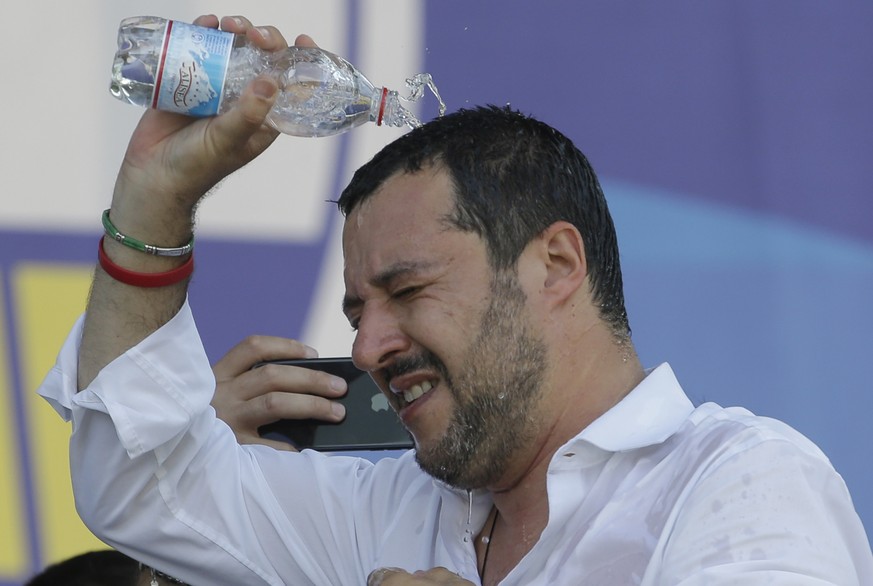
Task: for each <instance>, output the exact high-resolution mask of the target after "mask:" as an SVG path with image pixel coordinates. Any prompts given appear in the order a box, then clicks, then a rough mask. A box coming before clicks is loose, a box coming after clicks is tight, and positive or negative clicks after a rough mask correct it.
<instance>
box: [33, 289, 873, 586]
mask: <svg viewBox="0 0 873 586" xmlns="http://www.w3.org/2000/svg"><path fill="white" fill-rule="evenodd" d="M80 337H81V320H80V322H79V323H78V324H77V325H76V326H75V328H74V330H73V332H72V333H71V334H70V337H69V338H68V339H67V342H66V343H65V345H64V347H63V349H62V350H61V353H60V355H59V357H58V361H57V364H56V366H55V367H54V368H53V369H52V370H51V372H50V373H49V374H48V376H47V377H46V379H45V381H44V383H43V385H42V386H41V388H40V389H39V393H40V394H41V395H43V396H44V397H46V398H47V399H48V400H49V402H51V403H52V405H53V406H54V407H55V409H57V410H58V412H59V413H61V415H62V416H64V417H65V418H67V419H72V421H73V434H72V438H71V448H70V449H71V455H70V457H71V467H72V475H73V485H74V490H75V494H76V502H77V507H78V510H79V513H80V515H81V516H82V518H83V520H84V521H85V522H86V523H87V524H88V526H89V527H90V528H91V529H92V531H93V532H94V533H95V534H96V535H97V536H98V537H100V538H101V539H103V540H104V541H106V542H107V543H109V544H110V545H113V546H115V547H117V548H118V549H120V550H122V551H124V552H126V553H128V554H129V555H132V556H133V557H135V558H137V559H139V560H141V561H143V562H145V563H148V564H150V565H153V566H155V567H157V568H158V569H160V570H162V571H164V572H166V573H169V574H171V575H174V576H176V577H178V578H180V579H183V580H185V581H187V582H190V583H191V584H193V585H195V586H197V585H204V586H218V585H225V584H226V585H229V586H240V585H255V584H271V585H280V584H289V585H294V586H300V585H304V584H317V585H319V586H322V585H342V586H348V585H363V584H365V583H366V577H367V575H368V574H369V573H370V571H372V570H373V569H375V568H378V567H383V566H395V567H401V568H405V569H408V570H410V571H413V570H419V569H428V568H432V567H436V566H445V567H447V568H449V569H450V570H452V571H454V572H458V573H459V574H460V575H461V576H463V577H464V578H466V579H467V580H470V581H471V582H473V583H475V584H479V578H478V575H477V569H476V554H475V551H474V548H473V543H472V539H473V536H474V535H476V534H477V533H478V531H479V529H480V528H481V527H482V525H483V524H484V522H485V519H486V517H487V515H488V512H489V510H490V508H491V500H490V497H489V496H488V494H487V493H484V492H474V493H472V494H468V493H467V492H465V491H458V490H453V489H450V488H448V487H446V486H445V485H443V484H441V483H439V482H437V481H435V480H433V479H432V478H430V477H429V476H427V475H426V474H424V473H423V472H422V471H421V470H420V469H419V468H418V466H417V465H416V463H415V461H414V459H413V457H412V456H413V455H412V453H411V452H408V453H405V454H404V455H402V456H401V457H400V458H397V459H383V460H380V461H379V462H378V463H376V464H372V463H370V462H368V461H366V460H361V459H357V458H350V457H343V456H325V455H322V454H318V453H315V452H312V451H308V450H307V451H304V452H302V453H289V452H280V451H276V450H273V449H271V448H267V447H264V446H239V445H238V444H237V442H236V440H235V438H234V435H233V433H232V432H231V430H230V429H229V428H228V427H227V426H226V425H225V424H224V423H223V422H221V421H220V420H217V419H216V417H215V413H214V411H213V410H212V408H211V407H210V406H209V402H210V400H211V398H212V393H213V389H214V385H215V382H214V379H213V376H212V371H211V369H210V366H209V363H208V361H207V358H206V355H205V353H204V351H203V348H202V345H201V343H200V338H199V336H198V333H197V330H196V327H195V325H194V321H193V318H192V316H191V313H190V310H189V307H188V305H187V304H186V305H185V306H184V307H183V309H182V310H181V311H180V312H179V314H178V315H176V316H175V317H174V318H173V320H171V321H170V322H169V323H167V324H166V325H165V326H164V327H162V328H161V329H160V330H158V331H157V332H155V333H154V334H153V335H151V336H150V337H149V338H147V339H146V340H144V341H143V342H142V343H140V344H139V345H138V346H136V347H135V348H133V349H131V350H129V351H128V352H126V353H125V354H124V355H123V356H121V357H119V358H118V359H116V360H115V361H114V362H112V363H111V364H110V365H109V366H107V367H106V368H104V369H103V371H102V372H101V373H100V374H99V376H98V377H97V378H96V380H94V382H93V383H92V384H91V385H90V387H89V388H87V389H85V390H84V391H82V392H81V393H78V394H77V393H76V362H77V352H78V343H79V340H80ZM568 408H573V406H572V405H568ZM548 499H549V523H548V526H547V527H546V528H545V530H544V531H543V532H542V535H541V536H540V538H539V541H538V542H537V543H536V544H535V545H534V546H533V548H532V549H531V550H530V552H529V553H528V554H527V555H526V556H525V557H524V559H522V560H521V562H520V563H519V564H518V565H517V566H516V567H515V569H514V570H513V571H512V572H511V573H510V574H509V575H508V576H507V577H506V578H505V579H504V581H503V582H502V584H505V585H520V586H536V585H551V586H554V585H574V586H575V585H580V584H583V585H592V586H594V585H596V586H603V585H609V586H619V585H625V584H641V585H649V586H655V585H677V584H681V585H683V586H690V585H715V584H743V585H753V584H786V585H788V584H790V585H792V586H797V585H813V584H815V585H822V584H839V585H841V586H849V585H863V586H870V585H873V554H871V551H870V545H869V543H868V541H867V537H866V534H865V532H864V529H863V527H862V525H861V522H860V520H859V518H858V515H857V514H856V512H855V510H854V508H853V506H852V502H851V499H850V497H849V494H848V491H847V490H846V486H845V484H844V483H843V481H842V479H841V478H840V476H839V475H838V474H837V473H836V472H835V471H834V469H833V468H832V467H831V465H830V463H829V461H828V460H827V458H826V457H825V456H824V455H823V454H822V453H821V451H820V450H819V449H818V448H817V447H816V446H814V445H813V444H812V443H811V442H810V441H809V440H807V439H806V438H804V437H803V436H801V435H800V434H799V433H798V432H796V431H794V430H793V429H791V428H790V427H788V426H787V425H785V424H783V423H780V422H778V421H775V420H773V419H767V418H763V417H756V416H754V415H752V414H751V413H749V412H748V411H746V410H744V409H739V408H730V409H724V408H722V407H719V406H718V405H715V404H712V403H707V404H704V405H702V406H700V407H697V408H694V406H693V405H692V404H691V402H690V401H689V400H688V398H687V397H686V395H685V393H684V392H683V391H682V389H681V387H680V386H679V384H678V382H677V381H676V379H675V377H674V375H673V372H672V370H671V369H670V367H669V366H668V365H667V364H663V365H661V366H659V367H657V368H655V369H654V370H652V371H651V372H650V373H649V374H648V376H647V377H646V379H645V380H644V381H643V382H642V383H640V385H639V386H638V387H636V388H635V389H634V390H633V391H632V392H631V393H630V394H628V395H627V396H626V397H625V398H624V399H623V400H622V401H621V402H620V403H619V404H618V405H616V406H615V407H614V408H612V409H611V410H610V411H608V412H607V413H606V414H604V415H603V416H602V417H600V418H599V419H597V420H596V421H594V422H593V423H592V424H591V425H589V426H588V428H586V429H585V430H583V431H582V432H581V433H579V435H578V436H576V437H575V438H574V439H573V440H571V441H570V442H568V443H567V444H566V445H564V446H563V447H562V448H561V449H560V450H558V452H557V453H556V454H555V455H554V457H553V458H552V461H551V464H550V466H549V470H548Z"/></svg>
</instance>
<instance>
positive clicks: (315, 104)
mask: <svg viewBox="0 0 873 586" xmlns="http://www.w3.org/2000/svg"><path fill="white" fill-rule="evenodd" d="M261 73H268V74H269V75H271V76H273V78H275V79H276V81H277V83H278V84H279V96H278V98H277V100H276V103H275V105H274V106H273V109H272V110H271V111H270V114H269V115H268V117H267V121H268V123H269V124H270V125H271V126H272V127H273V128H275V129H276V130H278V131H280V132H283V133H285V134H291V135H294V136H330V135H333V134H339V133H341V132H345V131H346V130H350V129H352V128H354V127H356V126H360V125H361V124H364V123H365V122H375V123H376V124H377V125H383V124H384V125H387V126H403V125H406V126H409V127H410V128H415V127H416V126H420V125H421V122H419V121H418V119H417V118H416V117H415V116H414V115H413V114H412V113H411V112H410V111H409V110H407V109H406V108H405V107H404V105H403V104H402V103H401V100H403V101H405V102H413V101H416V100H418V99H420V98H421V96H422V94H423V91H424V90H423V88H424V87H425V86H427V87H428V88H430V90H431V91H432V92H433V93H434V95H435V96H436V98H437V100H438V101H439V107H440V115H442V114H443V113H444V112H445V105H444V104H443V102H442V100H441V99H440V96H439V93H438V92H437V89H436V87H435V86H434V84H433V80H432V79H431V76H430V75H429V74H426V73H422V74H419V75H416V76H415V77H413V78H411V79H408V80H406V83H407V86H408V87H409V89H410V94H409V96H408V97H403V98H402V97H400V96H399V95H398V93H397V92H396V91H392V90H389V89H387V88H376V87H374V86H373V84H372V83H370V82H369V81H368V80H367V78H366V77H364V76H363V75H361V73H360V72H359V71H358V70H357V69H355V67H354V66H353V65H351V64H350V63H349V62H348V61H346V60H345V59H342V58H341V57H338V56H336V55H334V54H333V53H330V52H328V51H324V50H322V49H317V48H308V47H289V48H288V49H287V50H285V51H280V52H275V53H269V52H265V51H262V50H261V49H259V48H257V47H256V46H254V45H252V44H251V43H250V42H249V41H248V40H247V39H246V38H245V37H244V36H242V35H234V34H233V33H228V32H224V31H219V30H216V29H211V28H205V27H199V26H195V25H192V24H187V23H184V22H179V21H174V20H167V19H164V18H159V17H154V16H138V17H132V18H127V19H124V20H123V21H121V25H120V26H119V30H118V51H117V52H116V54H115V61H114V63H113V66H112V82H111V84H110V92H111V93H112V95H113V96H115V97H116V98H118V99H120V100H122V101H124V102H128V103H130V104H135V105H138V106H144V107H150V108H156V109H158V110H165V111H169V112H179V113H182V114H187V115H189V116H213V115H216V114H220V113H222V112H225V111H227V110H228V109H230V108H231V107H232V106H233V104H234V103H235V102H236V101H237V100H238V99H239V97H240V95H241V94H242V92H243V90H244V89H245V87H246V86H247V85H248V83H249V82H250V81H251V80H252V79H254V78H255V77H256V76H257V75H259V74H261Z"/></svg>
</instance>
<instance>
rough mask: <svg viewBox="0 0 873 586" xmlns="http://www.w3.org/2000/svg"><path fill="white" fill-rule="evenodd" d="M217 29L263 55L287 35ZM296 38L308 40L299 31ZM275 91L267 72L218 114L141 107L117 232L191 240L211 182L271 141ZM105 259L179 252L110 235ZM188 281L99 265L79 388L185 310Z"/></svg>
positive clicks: (246, 26)
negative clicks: (123, 275) (142, 283)
mask: <svg viewBox="0 0 873 586" xmlns="http://www.w3.org/2000/svg"><path fill="white" fill-rule="evenodd" d="M195 23H196V24H198V25H201V26H208V27H216V26H218V25H219V20H218V18H217V17H216V16H213V15H208V16H201V17H200V18H198V19H197V20H196V21H195ZM220 24H221V27H222V29H224V30H226V31H229V32H232V33H235V34H240V35H246V37H247V38H248V40H249V41H251V42H252V43H253V44H254V45H256V46H257V47H259V48H261V49H263V50H264V51H281V50H284V49H285V48H286V47H287V43H286V41H285V38H284V37H283V36H282V34H281V33H279V31H278V30H276V29H275V28H274V27H271V26H263V27H254V26H252V24H251V23H250V22H249V21H248V20H247V19H245V18H242V17H238V16H234V17H225V18H223V19H222V20H221V22H220ZM297 42H299V43H300V44H301V45H304V46H312V45H314V43H313V42H312V39H310V38H309V37H307V36H303V35H301V36H300V37H298V38H297ZM277 93H278V86H277V85H276V81H275V80H274V79H272V78H270V77H269V76H266V75H263V76H260V77H258V78H257V79H255V80H254V81H253V82H252V83H251V84H249V86H248V87H247V88H246V90H245V91H244V92H243V95H242V96H241V98H240V100H239V101H238V102H237V103H236V104H235V105H234V107H233V108H232V109H231V110H230V111H228V112H225V113H223V114H221V115H220V116H215V117H212V118H202V119H197V118H191V117H187V116H182V115H180V114H172V113H167V112H158V111H156V110H147V111H146V112H145V113H144V114H143V116H142V118H141V119H140V122H139V125H138V126H137V128H136V130H135V131H134V133H133V136H132V137H131V139H130V143H129V145H128V148H127V152H126V154H125V156H124V161H123V163H122V165H121V170H120V171H119V173H118V179H117V180H116V183H115V192H114V193H113V196H112V206H111V212H110V215H111V217H112V222H113V223H114V224H115V226H116V227H117V228H118V231H119V232H121V233H122V234H126V235H128V236H131V237H134V238H136V239H138V240H140V241H142V242H147V243H149V244H152V245H155V246H164V247H173V246H179V245H180V244H181V243H185V242H188V241H189V240H190V239H191V235H192V232H193V221H194V210H195V209H196V207H197V204H198V202H199V201H200V199H201V198H202V197H203V196H204V195H205V194H206V192H207V191H209V189H211V188H212V187H213V186H214V185H215V184H216V183H217V182H219V181H221V180H222V179H223V178H224V177H226V176H227V175H229V174H230V173H232V172H234V171H236V170H237V169H239V168H240V167H242V166H243V165H245V164H246V163H248V162H249V161H251V160H252V159H254V158H255V157H257V156H258V155H259V154H261V153H262V152H263V151H264V150H265V149H266V148H267V147H268V146H269V145H270V144H271V143H272V142H273V140H275V138H276V136H277V135H278V133H277V132H276V131H275V130H273V129H272V128H270V127H269V126H267V125H266V124H264V121H265V120H266V117H267V115H268V113H269V111H270V109H271V108H272V106H273V103H274V102H275V99H276V95H277ZM104 251H105V253H106V256H107V257H108V258H109V259H110V261H111V262H112V263H114V264H116V265H119V266H121V267H123V268H124V269H126V270H128V271H132V272H137V273H160V272H165V271H169V270H173V269H174V268H177V267H178V266H179V265H181V264H182V263H183V262H185V261H186V259H184V258H180V257H166V256H154V255H149V254H143V253H142V252H139V251H137V250H133V249H130V248H128V247H126V246H123V245H122V244H120V243H119V242H116V241H115V240H114V239H106V240H105V241H104ZM186 293H187V282H182V283H177V284H174V285H171V286H165V287H156V288H154V289H145V288H142V287H133V286H127V285H122V284H121V283H118V282H115V281H113V279H112V278H110V277H109V276H108V275H107V274H106V273H105V272H104V271H103V270H102V269H100V268H99V267H98V268H97V270H96V271H95V275H94V284H93V287H92V288H91V296H90V298H89V302H88V308H87V312H86V317H85V326H84V330H83V334H82V345H81V348H80V352H79V372H78V383H79V384H78V386H79V389H83V388H85V387H86V386H88V385H89V384H90V383H91V381H92V380H93V379H94V378H95V377H96V376H97V373H98V372H100V370H101V369H103V367H105V366H106V365H107V364H109V363H110V362H111V361H112V360H114V359H115V358H116V357H118V356H119V355H121V354H122V353H124V352H125V351H126V350H128V349H129V348H131V347H133V346H135V345H136V344H138V343H139V342H141V341H142V340H143V339H144V338H146V337H147V336H148V335H149V334H151V333H152V332H154V331H155V330H157V329H158V328H159V327H161V326H162V325H163V324H165V323H166V322H167V321H168V320H170V319H171V318H172V316H173V315H175V314H176V312H177V311H178V310H179V308H180V307H182V304H183V303H184V301H185V295H186Z"/></svg>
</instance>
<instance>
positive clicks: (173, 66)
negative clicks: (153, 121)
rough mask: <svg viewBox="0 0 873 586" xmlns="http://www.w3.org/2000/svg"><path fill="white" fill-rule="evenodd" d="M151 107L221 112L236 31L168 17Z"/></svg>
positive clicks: (205, 113)
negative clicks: (222, 29) (222, 96)
mask: <svg viewBox="0 0 873 586" xmlns="http://www.w3.org/2000/svg"><path fill="white" fill-rule="evenodd" d="M164 35H165V36H164V47H163V49H164V50H163V53H162V55H161V65H160V67H159V68H158V79H157V81H156V82H155V93H154V95H153V97H152V107H153V108H157V109H158V110H164V111H166V112H179V113H181V114H187V115H189V116H214V115H215V114H218V107H219V105H220V104H221V94H222V90H223V89H224V78H225V76H226V75H227V65H228V63H229V62H230V52H231V50H232V49H233V33H228V32H224V31H219V30H215V29H210V28H204V27H199V26H194V25H191V24H187V23H184V22H176V21H173V20H171V21H168V22H167V30H166V32H165V33H164Z"/></svg>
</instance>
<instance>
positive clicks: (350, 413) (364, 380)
mask: <svg viewBox="0 0 873 586" xmlns="http://www.w3.org/2000/svg"><path fill="white" fill-rule="evenodd" d="M268 362H269V363H271V364H284V365H290V366H302V367H304V368H313V369H316V370H323V371H325V372H328V373H330V374H333V375H335V376H339V377H342V378H344V379H345V380H346V382H347V383H348V385H349V390H348V392H347V393H346V394H345V395H344V396H343V397H341V398H339V399H337V400H338V401H340V402H341V403H342V404H343V405H345V408H346V417H345V419H343V420H342V421H340V422H339V423H333V422H327V421H321V420H318V419H282V420H279V421H276V422H275V423H270V424H268V425H264V426H261V428H260V429H259V430H258V431H259V432H260V434H261V436H262V437H266V438H270V439H277V440H280V441H285V442H288V443H290V444H291V445H293V446H294V447H296V448H297V449H299V450H302V449H304V448H311V449H313V450H318V451H322V452H336V451H355V450H405V449H410V448H412V447H413V446H414V443H413V441H412V437H411V436H410V435H409V432H408V431H406V428H405V427H403V424H402V423H401V422H400V418H399V417H398V416H397V414H396V413H395V412H394V410H393V409H392V408H391V406H390V405H389V404H388V399H387V398H386V397H385V395H383V394H382V391H381V390H379V387H378V386H377V385H376V383H375V382H374V381H373V379H372V378H370V375H369V374H367V373H366V372H364V371H363V370H359V369H358V368H357V367H356V366H355V365H354V364H353V363H352V359H351V358H310V359H299V360H271V361H268ZM268 362H261V363H258V364H256V365H255V366H254V367H253V368H257V367H259V366H262V365H264V364H267V363H268Z"/></svg>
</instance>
